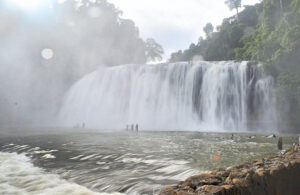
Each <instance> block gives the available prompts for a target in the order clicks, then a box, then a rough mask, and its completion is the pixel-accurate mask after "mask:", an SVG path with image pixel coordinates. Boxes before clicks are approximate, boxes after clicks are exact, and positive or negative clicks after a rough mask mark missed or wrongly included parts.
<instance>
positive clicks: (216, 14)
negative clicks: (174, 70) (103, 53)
mask: <svg viewBox="0 0 300 195" xmlns="http://www.w3.org/2000/svg"><path fill="white" fill-rule="evenodd" d="M108 1H109V2H111V3H113V4H115V6H116V7H117V8H119V9H120V10H122V11H123V18H129V19H132V20H133V21H134V22H135V23H136V25H137V26H138V28H139V30H140V34H141V36H142V37H143V38H148V37H152V38H154V39H155V40H156V41H157V42H159V43H160V44H162V45H163V47H164V49H165V53H166V55H165V58H169V54H170V53H171V52H174V51H177V50H179V49H186V48H188V47H189V45H190V43H191V42H197V40H198V38H199V36H200V35H203V31H202V29H203V27H204V26H205V24H206V23H208V22H211V23H212V24H213V25H214V26H217V25H220V24H221V23H222V20H223V18H226V17H229V16H231V15H233V14H235V11H234V10H233V11H230V10H229V9H228V7H227V6H226V5H225V4H224V2H225V0H108ZM242 2H243V5H253V4H255V3H258V2H259V0H243V1H242Z"/></svg>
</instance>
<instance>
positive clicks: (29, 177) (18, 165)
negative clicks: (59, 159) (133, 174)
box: [0, 152, 120, 195]
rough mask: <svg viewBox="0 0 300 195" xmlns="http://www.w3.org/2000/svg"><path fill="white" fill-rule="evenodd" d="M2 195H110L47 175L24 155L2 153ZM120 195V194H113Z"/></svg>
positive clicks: (0, 178)
mask: <svg viewBox="0 0 300 195" xmlns="http://www.w3.org/2000/svg"><path fill="white" fill-rule="evenodd" d="M0 173H1V174H0V194H14V195H31V194H32V195H36V194H42V195H53V194H55V195H65V194H68V195H70V194H72V195H83V194H84V195H109V194H108V193H98V192H94V191H92V190H89V189H88V188H86V187H84V186H81V185H78V184H75V183H71V182H68V181H67V180H64V179H61V178H60V177H59V175H56V174H49V173H45V172H44V170H43V169H41V168H38V167H35V166H34V165H33V164H32V163H31V162H30V158H28V157H27V156H25V155H24V154H16V153H3V152H0ZM111 194H113V195H120V193H111Z"/></svg>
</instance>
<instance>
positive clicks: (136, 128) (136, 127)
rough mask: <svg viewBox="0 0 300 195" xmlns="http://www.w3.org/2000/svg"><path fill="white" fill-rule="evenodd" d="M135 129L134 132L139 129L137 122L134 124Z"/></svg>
mask: <svg viewBox="0 0 300 195" xmlns="http://www.w3.org/2000/svg"><path fill="white" fill-rule="evenodd" d="M135 131H136V132H138V131H139V125H138V124H136V125H135Z"/></svg>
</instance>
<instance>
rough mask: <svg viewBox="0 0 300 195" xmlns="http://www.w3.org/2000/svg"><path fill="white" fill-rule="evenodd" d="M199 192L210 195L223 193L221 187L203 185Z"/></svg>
mask: <svg viewBox="0 0 300 195" xmlns="http://www.w3.org/2000/svg"><path fill="white" fill-rule="evenodd" d="M200 189H201V190H204V191H205V192H208V193H210V194H216V193H221V192H224V190H225V189H224V188H223V187H221V186H213V185H204V186H202V187H201V188H200Z"/></svg>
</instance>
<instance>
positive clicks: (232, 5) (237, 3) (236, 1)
mask: <svg viewBox="0 0 300 195" xmlns="http://www.w3.org/2000/svg"><path fill="white" fill-rule="evenodd" d="M225 4H226V5H227V6H228V7H229V9H230V10H233V9H236V8H239V7H241V6H242V1H241V0H226V1H225Z"/></svg>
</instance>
